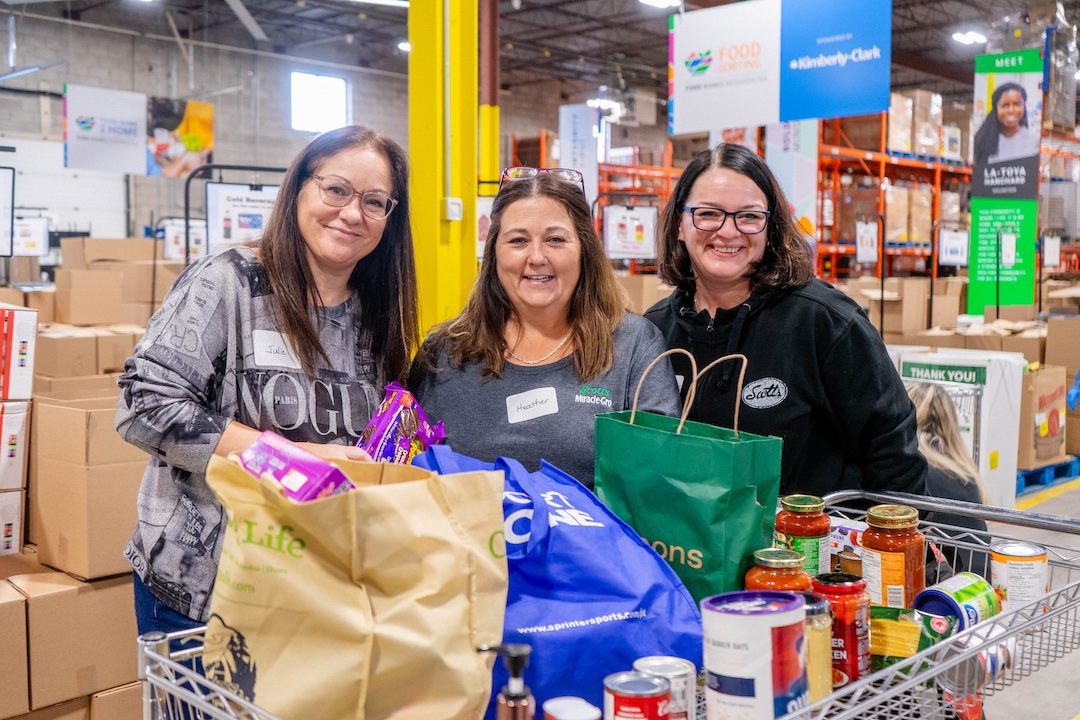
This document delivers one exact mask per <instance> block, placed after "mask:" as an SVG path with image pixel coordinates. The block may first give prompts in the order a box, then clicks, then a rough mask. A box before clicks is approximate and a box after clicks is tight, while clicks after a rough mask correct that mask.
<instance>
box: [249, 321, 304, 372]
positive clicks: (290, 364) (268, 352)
mask: <svg viewBox="0 0 1080 720" xmlns="http://www.w3.org/2000/svg"><path fill="white" fill-rule="evenodd" d="M251 341H252V343H253V344H254V346H255V364H256V365H258V366H259V367H267V366H272V367H287V368H293V369H294V370H299V369H300V361H299V360H297V359H296V356H295V355H293V351H292V347H290V346H289V341H288V340H286V339H285V336H284V335H282V334H281V333H279V332H274V331H273V330H252V331H251Z"/></svg>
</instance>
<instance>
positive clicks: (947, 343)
mask: <svg viewBox="0 0 1080 720" xmlns="http://www.w3.org/2000/svg"><path fill="white" fill-rule="evenodd" d="M915 339H916V340H917V342H916V343H914V344H916V345H929V346H930V347H932V348H963V347H964V346H965V344H966V343H965V341H966V340H967V338H965V337H964V336H963V335H958V334H957V333H955V332H953V331H952V330H933V329H931V330H923V331H922V332H918V333H915Z"/></svg>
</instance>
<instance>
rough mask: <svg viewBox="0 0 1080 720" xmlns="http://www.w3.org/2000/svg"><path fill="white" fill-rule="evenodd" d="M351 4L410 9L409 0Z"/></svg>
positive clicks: (372, 0) (360, 0) (363, 1)
mask: <svg viewBox="0 0 1080 720" xmlns="http://www.w3.org/2000/svg"><path fill="white" fill-rule="evenodd" d="M351 2H354V3H360V4H361V5H385V6H386V7H394V8H407V7H409V0H351Z"/></svg>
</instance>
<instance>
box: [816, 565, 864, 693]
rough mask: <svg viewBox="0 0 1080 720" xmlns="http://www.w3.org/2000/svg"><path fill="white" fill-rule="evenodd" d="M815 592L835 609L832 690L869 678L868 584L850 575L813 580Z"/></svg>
mask: <svg viewBox="0 0 1080 720" xmlns="http://www.w3.org/2000/svg"><path fill="white" fill-rule="evenodd" d="M814 592H816V593H818V594H819V595H824V596H825V598H826V599H827V600H828V601H829V604H830V605H831V606H832V611H833V624H832V657H833V688H840V687H843V686H844V685H847V684H848V683H850V682H853V681H855V680H858V679H859V678H861V677H863V676H865V675H869V674H870V595H869V593H867V592H866V581H865V580H863V579H862V578H861V577H859V576H858V575H850V574H848V573H826V574H824V575H818V576H817V577H816V578H814Z"/></svg>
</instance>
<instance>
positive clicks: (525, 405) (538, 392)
mask: <svg viewBox="0 0 1080 720" xmlns="http://www.w3.org/2000/svg"><path fill="white" fill-rule="evenodd" d="M557 412H559V398H558V397H556V395H555V388H553V387H544V388H536V389H535V390H526V391H525V392H523V393H518V394H517V395H511V396H510V397H508V398H506V420H507V422H509V423H510V424H511V425H513V424H514V423H519V422H525V421H526V420H535V419H536V418H538V417H544V416H545V415H554V414H555V413H557Z"/></svg>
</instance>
